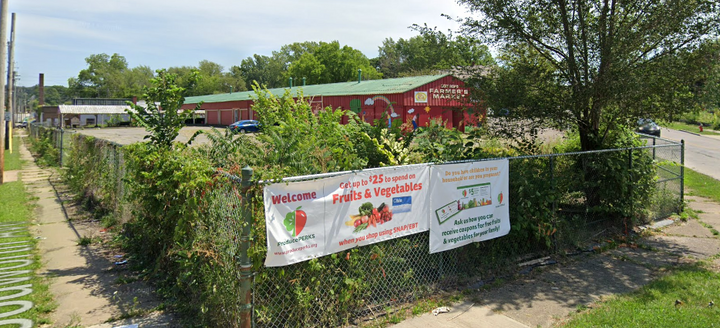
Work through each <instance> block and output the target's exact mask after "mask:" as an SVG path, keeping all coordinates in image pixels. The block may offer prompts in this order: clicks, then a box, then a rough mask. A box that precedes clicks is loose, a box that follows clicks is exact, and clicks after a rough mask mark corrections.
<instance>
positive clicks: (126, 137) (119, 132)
mask: <svg viewBox="0 0 720 328" xmlns="http://www.w3.org/2000/svg"><path fill="white" fill-rule="evenodd" d="M211 129H212V127H208V126H186V127H184V128H182V130H180V134H179V135H178V137H177V138H176V139H175V141H178V142H182V143H186V142H187V141H188V140H189V139H190V138H191V137H192V136H193V134H194V133H195V132H196V131H198V130H203V131H210V130H211ZM66 131H68V132H77V133H81V134H84V135H87V136H92V137H95V138H98V139H103V140H108V141H112V142H115V143H118V144H121V145H129V144H133V143H136V142H141V141H143V138H144V137H145V136H146V135H148V132H147V131H146V130H145V128H141V127H122V128H89V129H68V130H66ZM208 142H209V140H208V138H207V136H205V135H202V134H201V135H199V136H197V138H195V141H194V142H193V145H201V144H204V143H208Z"/></svg>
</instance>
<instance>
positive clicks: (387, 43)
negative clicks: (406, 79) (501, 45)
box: [375, 25, 495, 77]
mask: <svg viewBox="0 0 720 328" xmlns="http://www.w3.org/2000/svg"><path fill="white" fill-rule="evenodd" d="M414 28H415V29H416V30H417V31H418V32H419V33H420V35H417V36H414V37H412V38H410V39H407V40H405V39H403V38H400V39H399V40H397V41H395V40H393V39H392V38H387V39H385V40H384V41H383V44H382V45H381V46H380V47H379V49H378V50H379V56H378V58H376V59H375V61H376V65H377V67H379V70H380V72H381V73H382V74H383V76H384V77H398V76H408V75H424V74H433V73H436V72H437V71H438V70H447V69H450V68H456V67H463V66H476V65H480V66H491V65H494V64H495V61H494V59H493V57H492V55H491V54H490V51H489V50H488V47H487V46H486V45H484V44H481V43H480V42H479V41H478V40H476V39H474V38H469V37H465V36H457V37H455V36H453V35H452V33H450V32H449V33H448V34H445V33H442V32H440V31H438V30H437V29H432V28H428V27H427V26H418V25H415V26H414Z"/></svg>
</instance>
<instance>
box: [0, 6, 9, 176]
mask: <svg viewBox="0 0 720 328" xmlns="http://www.w3.org/2000/svg"><path fill="white" fill-rule="evenodd" d="M8 1H9V0H0V58H2V61H5V59H6V58H7V54H6V52H7V47H5V45H6V44H7V11H8ZM5 68H6V66H5V63H3V64H2V65H0V145H1V146H0V184H2V183H3V180H4V177H3V176H4V175H5V79H4V78H3V77H5Z"/></svg>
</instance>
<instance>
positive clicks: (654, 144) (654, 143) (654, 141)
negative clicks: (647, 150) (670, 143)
mask: <svg viewBox="0 0 720 328" xmlns="http://www.w3.org/2000/svg"><path fill="white" fill-rule="evenodd" d="M652 140H653V161H654V160H655V150H656V149H657V148H655V146H656V141H657V138H652Z"/></svg>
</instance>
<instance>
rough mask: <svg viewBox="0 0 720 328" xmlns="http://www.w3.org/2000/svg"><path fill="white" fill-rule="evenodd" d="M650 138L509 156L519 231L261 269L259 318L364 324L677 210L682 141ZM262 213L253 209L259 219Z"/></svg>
mask: <svg viewBox="0 0 720 328" xmlns="http://www.w3.org/2000/svg"><path fill="white" fill-rule="evenodd" d="M646 144H647V146H644V147H637V148H627V149H616V150H603V151H596V152H582V153H568V154H552V155H540V156H522V157H515V158H510V159H509V160H510V183H511V185H510V188H511V191H510V199H509V201H510V206H511V212H510V220H511V224H514V223H516V222H525V223H526V224H529V225H531V226H530V227H526V228H523V227H519V228H514V229H513V231H511V233H510V234H509V235H507V236H505V237H501V238H498V239H495V240H490V241H486V242H482V243H474V244H471V245H467V246H464V247H461V248H458V249H455V250H452V251H448V252H443V253H436V254H430V253H429V251H428V247H429V241H428V238H429V235H428V233H427V232H424V233H419V234H415V235H411V236H407V237H403V238H397V239H393V240H390V241H385V242H382V243H378V244H374V245H369V246H364V247H359V248H354V249H351V250H349V251H346V252H342V253H338V254H333V255H328V256H325V257H322V258H319V259H316V260H313V261H311V262H310V263H308V262H304V263H298V264H294V265H290V266H285V267H279V268H267V267H261V266H256V267H259V269H257V270H256V272H255V282H254V287H253V292H254V303H253V308H254V312H253V313H254V318H253V323H254V324H255V325H256V326H257V327H335V326H343V325H348V324H350V325H356V324H361V323H362V322H363V321H365V320H372V319H376V318H378V317H380V316H383V315H388V313H390V312H392V311H394V309H396V308H398V307H402V306H403V305H405V304H409V303H411V302H413V301H415V300H417V299H418V298H423V297H426V296H428V295H431V294H433V293H436V292H437V291H438V290H442V289H445V288H452V289H457V288H467V287H468V286H470V285H473V284H483V283H485V282H488V281H492V279H494V278H496V277H498V275H502V273H501V272H503V271H504V270H506V269H507V268H510V267H516V264H517V261H519V260H521V259H528V258H529V257H531V256H541V255H546V254H548V253H553V252H561V251H571V252H572V251H576V250H578V249H579V248H580V247H582V246H584V245H587V243H589V242H592V241H593V239H596V238H599V237H600V236H603V233H628V229H630V228H632V226H633V225H634V224H642V223H647V222H649V221H651V220H653V219H656V218H663V217H667V216H668V215H670V214H672V213H674V212H678V211H680V209H681V206H682V197H683V196H682V194H683V192H682V178H683V176H682V174H683V171H682V161H683V155H682V153H683V145H681V144H680V143H676V142H673V141H669V140H665V139H647V142H646ZM307 178H308V179H313V177H312V176H310V177H307ZM235 181H240V179H239V178H236V179H235ZM255 206H257V207H260V206H262V205H261V203H260V202H256V203H255ZM258 220H262V218H261V217H258V215H256V216H255V217H254V219H253V221H254V223H253V224H259V222H258ZM263 226H264V224H263ZM534 230H537V233H533V234H530V235H524V234H523V232H525V233H527V231H534ZM254 232H255V234H254V242H255V243H264V242H265V237H264V234H265V232H264V229H263V230H261V231H258V230H254Z"/></svg>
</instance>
